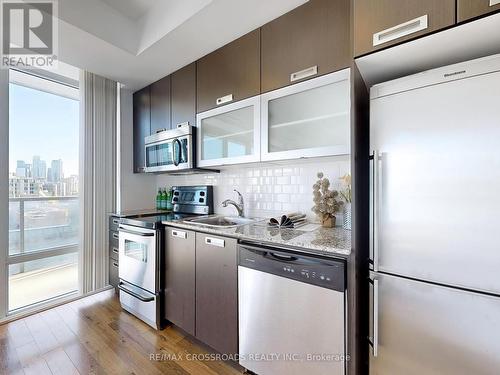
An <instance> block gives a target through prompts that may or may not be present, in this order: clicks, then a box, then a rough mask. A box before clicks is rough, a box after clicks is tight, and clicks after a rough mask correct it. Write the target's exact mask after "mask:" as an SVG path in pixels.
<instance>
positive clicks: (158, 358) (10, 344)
mask: <svg viewBox="0 0 500 375" xmlns="http://www.w3.org/2000/svg"><path fill="white" fill-rule="evenodd" d="M209 353H211V352H210V351H209V350H208V349H207V348H206V347H204V346H202V345H200V344H199V343H197V342H196V341H195V340H193V339H192V338H190V337H188V336H185V334H184V333H182V332H181V331H180V330H178V329H176V328H174V327H168V328H166V329H165V330H163V331H156V330H154V329H152V328H150V327H149V326H147V325H146V324H144V323H143V322H141V321H140V320H138V319H136V318H135V317H134V316H132V315H130V314H128V313H126V312H125V311H123V310H122V309H121V307H120V302H119V300H118V298H117V297H116V296H115V294H114V291H106V292H103V293H99V294H96V295H93V296H90V297H86V298H83V299H81V300H78V301H75V302H71V303H69V304H66V305H63V306H59V307H56V308H54V309H51V310H47V311H44V312H41V313H39V314H36V315H32V316H29V317H27V318H24V319H20V320H17V321H14V322H11V323H8V324H4V325H0V374H36V375H44V374H54V375H55V374H62V375H70V374H148V375H149V374H158V375H159V374H176V375H177V374H179V375H181V374H196V375H203V374H210V375H219V374H220V375H233V374H241V372H240V371H239V370H238V369H237V368H236V366H235V365H233V364H228V363H225V362H222V361H212V360H208V359H210V358H206V357H208V356H205V358H201V360H200V357H201V356H203V355H206V354H209ZM195 356H197V357H198V358H194V359H193V357H195Z"/></svg>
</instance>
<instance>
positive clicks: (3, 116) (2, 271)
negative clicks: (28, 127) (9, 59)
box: [0, 69, 9, 319]
mask: <svg viewBox="0 0 500 375" xmlns="http://www.w3.org/2000/svg"><path fill="white" fill-rule="evenodd" d="M8 228H9V71H8V70H6V69H0V319H1V318H3V317H5V315H6V312H7V294H6V286H7V285H8V284H7V264H6V260H7V250H8V248H9V231H8Z"/></svg>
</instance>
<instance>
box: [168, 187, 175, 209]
mask: <svg viewBox="0 0 500 375" xmlns="http://www.w3.org/2000/svg"><path fill="white" fill-rule="evenodd" d="M173 208H174V207H173V205H172V188H171V187H169V188H168V189H167V210H168V211H172V209H173Z"/></svg>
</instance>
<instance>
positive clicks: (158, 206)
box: [156, 188, 161, 210]
mask: <svg viewBox="0 0 500 375" xmlns="http://www.w3.org/2000/svg"><path fill="white" fill-rule="evenodd" d="M156 209H157V210H161V188H158V194H156Z"/></svg>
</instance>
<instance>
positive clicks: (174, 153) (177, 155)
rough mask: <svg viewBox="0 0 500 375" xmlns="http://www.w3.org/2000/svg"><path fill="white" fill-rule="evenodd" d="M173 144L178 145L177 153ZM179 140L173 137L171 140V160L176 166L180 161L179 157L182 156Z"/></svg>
mask: <svg viewBox="0 0 500 375" xmlns="http://www.w3.org/2000/svg"><path fill="white" fill-rule="evenodd" d="M175 145H177V146H179V147H178V148H177V154H176V152H175ZM181 146H182V145H181V141H179V139H178V138H175V139H174V140H173V141H172V153H173V162H174V165H175V166H176V167H177V166H179V164H180V162H181V158H182V149H181Z"/></svg>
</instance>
